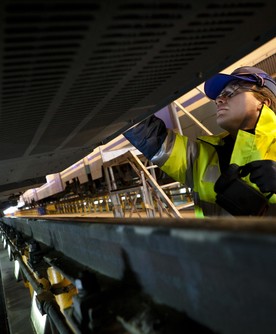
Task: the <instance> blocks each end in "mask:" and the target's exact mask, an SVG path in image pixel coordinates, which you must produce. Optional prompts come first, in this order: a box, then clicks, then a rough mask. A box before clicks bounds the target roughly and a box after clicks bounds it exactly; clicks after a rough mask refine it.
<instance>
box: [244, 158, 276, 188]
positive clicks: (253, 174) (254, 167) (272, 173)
mask: <svg viewBox="0 0 276 334" xmlns="http://www.w3.org/2000/svg"><path fill="white" fill-rule="evenodd" d="M249 173H250V176H249V178H250V181H251V182H252V183H256V185H257V186H258V187H259V189H260V190H261V192H263V193H268V192H271V193H276V161H273V160H256V161H252V162H249V163H248V164H246V165H245V166H243V168H242V172H241V176H246V175H247V174H249Z"/></svg>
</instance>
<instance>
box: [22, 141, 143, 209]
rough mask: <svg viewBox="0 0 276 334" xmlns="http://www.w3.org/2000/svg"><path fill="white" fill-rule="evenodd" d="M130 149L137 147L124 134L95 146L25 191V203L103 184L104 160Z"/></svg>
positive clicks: (78, 192)
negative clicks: (69, 164) (44, 180)
mask: <svg viewBox="0 0 276 334" xmlns="http://www.w3.org/2000/svg"><path fill="white" fill-rule="evenodd" d="M128 150H136V149H135V148H134V146H132V145H131V144H130V143H129V141H128V140H126V139H125V137H124V136H123V135H119V136H118V137H117V138H115V139H113V140H111V141H110V142H109V143H107V144H105V145H101V146H99V147H97V148H95V149H94V150H93V152H91V153H90V154H88V155H87V156H85V157H84V158H83V159H81V160H79V161H77V162H76V163H75V164H73V165H71V166H70V167H68V168H66V169H65V170H63V171H61V172H60V173H55V174H50V175H47V176H46V180H47V182H46V183H45V184H43V185H42V186H41V187H39V188H36V189H29V190H27V191H25V192H24V194H23V195H22V198H23V200H24V202H25V203H29V204H31V203H33V202H41V201H43V200H44V199H46V198H50V197H51V196H55V195H56V194H62V193H64V195H65V194H66V193H68V192H69V193H70V192H74V193H77V194H81V192H82V187H86V185H88V184H89V182H93V181H96V180H99V182H98V183H97V185H99V183H100V184H101V179H103V177H104V175H103V168H102V166H103V163H104V162H106V161H108V160H110V159H114V158H115V157H117V156H119V155H120V154H123V153H125V152H127V151H128ZM136 151H137V154H139V153H140V152H139V151H138V150H136ZM102 183H104V180H103V182H102ZM86 188H87V187H86Z"/></svg>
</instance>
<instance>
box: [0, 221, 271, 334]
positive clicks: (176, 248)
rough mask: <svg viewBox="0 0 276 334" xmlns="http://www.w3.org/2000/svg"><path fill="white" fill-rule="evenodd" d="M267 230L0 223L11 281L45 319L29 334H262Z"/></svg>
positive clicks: (236, 225) (265, 327)
mask: <svg viewBox="0 0 276 334" xmlns="http://www.w3.org/2000/svg"><path fill="white" fill-rule="evenodd" d="M275 232H276V222H275V220H274V219H269V218H267V219H266V218H265V219H263V220H262V221H260V220H257V219H252V218H250V219H248V218H242V219H237V220H235V221H233V219H205V220H200V219H174V218H172V219H169V218H166V219H158V220H156V219H146V220H145V219H126V220H124V221H122V220H121V219H120V218H112V219H109V218H98V219H96V218H95V219H91V218H90V219H87V218H86V219H85V218H78V219H77V218H75V219H73V218H72V219H69V218H55V219H54V218H50V217H48V218H46V217H42V218H39V217H37V218H19V217H17V218H7V217H4V218H2V219H1V238H2V247H3V248H4V249H6V250H7V253H6V254H7V256H8V257H9V259H10V261H12V263H14V266H15V277H14V280H15V281H18V283H17V284H23V283H24V285H25V286H26V287H27V288H28V289H29V290H30V296H31V297H32V298H33V299H34V301H35V303H34V304H35V306H34V304H33V306H32V308H34V307H36V308H38V310H39V312H40V314H41V315H46V316H44V317H46V318H47V320H44V329H43V331H42V329H39V325H38V323H37V320H34V319H32V321H33V324H34V327H35V329H36V333H184V332H188V333H194V332H199V333H272V332H271V329H272V328H275V326H276V320H275V317H274V310H275V300H276V298H275V297H276V296H274V294H275V292H274V291H275V289H274V282H275V266H273V259H274V254H275V249H276V248H275V243H276V237H275ZM256 255H258V256H256ZM265 296H266V298H265ZM33 313H34V311H33V310H30V314H33Z"/></svg>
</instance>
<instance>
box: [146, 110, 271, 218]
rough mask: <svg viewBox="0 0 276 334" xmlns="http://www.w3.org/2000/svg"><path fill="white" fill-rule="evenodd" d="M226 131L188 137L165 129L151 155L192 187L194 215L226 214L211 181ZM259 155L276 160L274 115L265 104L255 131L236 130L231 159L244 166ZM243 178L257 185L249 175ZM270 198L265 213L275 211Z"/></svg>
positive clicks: (169, 171)
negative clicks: (195, 138)
mask: <svg viewBox="0 0 276 334" xmlns="http://www.w3.org/2000/svg"><path fill="white" fill-rule="evenodd" d="M227 135H228V133H227V132H224V133H222V134H220V135H217V136H202V137H199V138H198V140H197V141H191V140H189V139H188V138H187V137H185V136H181V135H179V134H176V133H174V132H173V131H171V130H168V135H167V137H166V140H165V141H164V143H163V145H162V147H161V149H160V150H159V151H158V152H157V154H155V156H154V157H153V158H152V159H151V160H152V161H153V162H154V163H155V164H157V165H158V166H159V167H160V168H161V169H162V170H163V171H164V172H165V173H166V174H168V175H169V176H171V177H172V178H174V179H175V180H177V181H179V182H181V183H184V184H186V185H187V186H189V187H191V188H192V189H193V192H194V202H195V211H196V216H197V217H202V216H214V215H229V214H228V213H227V212H226V211H225V210H223V209H222V208H220V207H219V206H218V205H217V204H216V203H215V199H216V193H215V191H214V184H215V182H216V180H217V179H218V177H219V176H220V174H221V172H220V166H219V159H218V154H217V151H216V146H217V145H223V143H224V142H223V138H224V137H226V136H227ZM262 159H269V160H276V115H275V114H274V112H273V111H272V110H271V109H270V108H268V107H267V106H264V107H263V109H262V112H261V115H260V117H259V120H258V123H257V125H256V128H255V134H251V133H249V132H246V131H243V130H239V132H238V135H237V138H236V141H235V146H234V149H233V152H232V155H231V160H230V163H236V164H237V165H239V166H243V165H245V164H246V163H248V162H251V161H254V160H262ZM243 179H244V180H245V181H246V182H248V183H249V184H250V185H251V186H252V187H254V188H256V189H258V187H257V186H256V185H255V184H252V183H251V182H250V180H249V176H246V177H245V178H243ZM269 202H270V208H269V210H268V215H276V195H273V196H272V197H271V198H270V200H269Z"/></svg>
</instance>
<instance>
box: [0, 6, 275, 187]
mask: <svg viewBox="0 0 276 334" xmlns="http://www.w3.org/2000/svg"><path fill="white" fill-rule="evenodd" d="M0 9H1V11H0V13H1V30H0V37H1V65H0V70H1V74H2V75H1V95H0V98H1V111H0V120H1V126H0V150H1V160H0V171H1V173H0V185H2V186H3V185H6V188H7V189H8V188H9V184H10V188H14V184H17V183H18V185H20V183H22V184H23V183H24V182H25V181H26V180H28V179H30V180H31V179H35V178H37V177H41V176H43V175H46V174H50V173H53V172H58V171H60V170H62V169H64V168H66V167H68V166H69V165H70V164H72V163H73V162H75V161H76V160H78V159H80V158H81V157H83V156H85V155H86V154H88V153H89V152H91V151H92V149H93V147H95V146H97V145H98V144H99V143H101V142H106V141H107V140H109V139H111V138H113V137H114V136H115V135H117V134H118V133H121V132H122V131H123V130H124V129H126V128H127V127H128V126H129V125H130V124H133V122H136V121H139V120H140V119H142V118H143V117H146V116H147V115H149V114H151V113H153V112H155V111H157V110H158V109H160V108H161V107H163V106H165V105H166V104H167V103H170V102H171V101H172V100H174V99H176V98H178V97H179V96H180V95H182V94H183V93H185V92H186V91H188V90H190V89H191V88H193V87H195V86H197V85H198V84H200V83H201V82H203V81H204V80H205V79H206V78H207V77H209V76H210V75H212V74H213V73H215V72H217V71H219V70H221V69H222V68H224V67H226V66H227V65H230V64H231V63H233V62H234V61H236V60H237V59H239V58H240V57H242V56H244V55H245V54H247V53H248V52H250V51H252V50H254V49H255V48H257V47H259V46H260V45H261V44H263V43H264V42H267V41H268V40H269V39H271V38H272V37H274V34H275V24H274V15H273V13H274V3H273V2H272V0H265V1H258V0H253V1H246V0H234V1H232V2H230V3H229V2H227V1H225V0H220V1H219V0H215V1H208V0H204V1H194V2H192V1H181V0H173V1H169V0H158V1H156V0H154V1H153V0H141V1H139V0H135V1H134V0H128V1H127V0H125V1H124V0H116V1H114V2H111V1H108V0H102V1H100V0H94V1H92V0H82V1H77V0H59V1H54V0H48V1H45V0H36V1H33V0H29V1H25V0H20V1H12V0H10V1H9V0H4V1H2V2H1V4H0ZM260 17H265V20H259V18H260ZM256 22H258V24H256ZM241 31H242V32H243V33H242V34H241ZM19 166H20V170H19ZM23 181H24V182H23Z"/></svg>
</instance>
